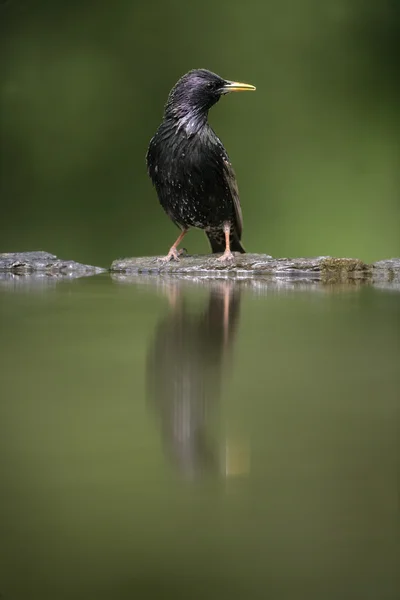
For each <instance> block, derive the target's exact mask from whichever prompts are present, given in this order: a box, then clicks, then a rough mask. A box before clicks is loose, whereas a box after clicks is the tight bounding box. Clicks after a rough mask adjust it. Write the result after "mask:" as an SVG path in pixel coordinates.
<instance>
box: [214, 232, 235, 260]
mask: <svg viewBox="0 0 400 600" xmlns="http://www.w3.org/2000/svg"><path fill="white" fill-rule="evenodd" d="M230 232H231V226H230V224H229V223H224V233H225V252H224V253H223V255H222V256H220V257H219V258H217V260H220V261H221V262H231V261H233V260H235V257H234V256H233V254H232V252H231V242H230Z"/></svg>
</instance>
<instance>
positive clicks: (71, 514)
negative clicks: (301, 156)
mask: <svg viewBox="0 0 400 600" xmlns="http://www.w3.org/2000/svg"><path fill="white" fill-rule="evenodd" d="M399 316H400V295H399V292H398V291H396V290H385V289H377V288H373V287H372V286H368V285H361V284H357V285H356V284H352V285H337V286H334V285H332V286H329V285H325V286H324V285H322V284H318V283H313V284H309V285H305V284H302V283H292V284H288V283H280V284H276V283H275V284H274V283H271V282H256V281H243V282H235V281H229V280H220V281H214V282H212V281H207V280H195V279H194V280H193V279H192V280H179V279H162V278H158V279H157V278H154V279H151V278H143V279H141V278H140V277H136V278H135V279H133V280H129V279H128V280H127V279H125V278H124V277H114V278H111V277H110V276H108V275H100V276H96V277H92V278H84V279H79V280H74V281H53V280H43V281H37V282H31V283H29V281H28V280H26V279H24V278H19V279H18V278H16V279H14V280H4V281H2V282H0V336H1V356H0V361H1V362H0V391H1V402H0V447H1V462H0V475H1V494H0V539H1V544H0V597H1V598H2V599H4V600H27V599H28V600H36V599H49V600H63V599H64V598H65V599H67V598H68V599H70V598H74V599H79V600H80V599H96V600H101V599H103V598H104V599H112V600H114V599H115V600H125V599H134V598H135V599H136V598H137V599H142V598H143V599H146V598H164V597H166V598H169V597H171V598H185V599H186V598H187V599H191V598H193V599H203V598H204V599H214V598H215V599H218V600H223V599H225V598H226V599H236V598H238V599H242V598H243V599H247V598H249V599H252V598H255V599H258V598H260V599H263V598H271V599H279V600H281V599H282V600H286V599H288V600H291V599H296V600H299V599H303V598H304V599H307V600H314V599H315V600H317V599H318V600H320V599H321V598H323V599H328V600H330V599H332V600H333V599H335V600H336V599H341V600H343V599H347V598H348V599H349V600H350V599H351V600H354V599H358V598H359V599H360V600H361V599H362V600H368V599H371V600H392V599H393V600H395V599H396V600H397V598H398V597H399V596H400V575H399V571H400V569H399V550H400V545H399V473H400V452H399V450H400V447H399V434H400V414H399V405H400V394H399V388H400V367H399V365H400V344H399V341H400V337H399Z"/></svg>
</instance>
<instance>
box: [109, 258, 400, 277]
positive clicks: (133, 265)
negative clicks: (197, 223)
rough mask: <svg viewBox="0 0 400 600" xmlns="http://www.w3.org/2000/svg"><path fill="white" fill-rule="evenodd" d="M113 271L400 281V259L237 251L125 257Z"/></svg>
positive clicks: (116, 262) (117, 261) (113, 266)
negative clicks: (225, 257)
mask: <svg viewBox="0 0 400 600" xmlns="http://www.w3.org/2000/svg"><path fill="white" fill-rule="evenodd" d="M110 270H111V272H112V273H125V274H129V275H135V274H142V275H143V274H160V275H161V274H168V275H196V276H197V277H199V276H203V277H213V278H215V277H227V276H231V277H236V278H248V277H257V276H262V277H263V278H265V277H269V278H274V279H277V278H284V279H288V278H304V279H317V280H324V281H346V280H349V279H373V280H375V279H376V280H379V281H382V282H385V281H387V282H392V281H396V282H400V259H390V260H381V261H378V262H376V263H373V264H366V263H364V262H363V261H361V260H359V259H357V258H332V257H330V256H317V257H314V258H272V256H269V255H268V254H238V255H236V256H235V260H234V261H233V262H231V263H221V262H220V261H219V260H218V259H217V257H214V256H210V255H206V256H204V255H201V256H200V255H194V256H183V257H181V258H180V260H179V262H177V261H171V262H169V263H163V262H162V261H161V260H160V257H144V258H124V259H119V260H115V261H114V262H113V263H112V265H111V269H110Z"/></svg>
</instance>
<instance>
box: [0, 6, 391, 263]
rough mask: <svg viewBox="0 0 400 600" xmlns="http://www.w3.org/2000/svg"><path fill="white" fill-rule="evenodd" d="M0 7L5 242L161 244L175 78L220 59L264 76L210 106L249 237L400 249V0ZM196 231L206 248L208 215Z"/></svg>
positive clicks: (340, 249)
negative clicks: (162, 132)
mask: <svg viewBox="0 0 400 600" xmlns="http://www.w3.org/2000/svg"><path fill="white" fill-rule="evenodd" d="M0 23H1V24H0V28H1V41H0V51H1V57H2V60H1V86H0V93H1V221H0V251H17V250H19V251H23V250H34V249H44V250H48V251H51V252H54V253H56V254H58V255H59V256H62V257H65V258H68V259H75V260H79V261H82V262H88V263H95V264H100V265H104V266H107V265H108V264H110V262H111V261H112V260H113V259H115V258H117V257H119V256H127V255H128V256H129V255H148V254H162V253H165V252H166V250H167V248H168V247H169V245H170V244H171V242H172V241H173V239H174V236H175V234H176V231H175V228H174V226H173V225H172V224H171V223H170V222H169V220H168V218H167V217H166V216H165V215H164V213H163V211H162V209H161V208H160V207H159V205H158V201H157V198H156V194H155V190H154V189H153V188H152V186H151V184H150V181H149V180H148V177H147V174H146V168H145V153H146V149H147V144H148V142H149V139H150V138H151V136H152V135H153V133H154V131H155V129H156V127H157V126H158V124H159V122H160V120H161V117H162V111H163V105H164V102H165V100H166V97H167V95H168V92H169V90H170V88H171V87H172V85H173V84H174V83H175V81H176V80H177V79H178V78H179V77H180V76H181V75H182V74H183V73H185V72H186V71H188V70H189V69H191V68H195V67H206V68H208V69H210V70H213V71H216V72H217V73H219V74H220V75H222V76H223V77H226V78H229V79H238V80H242V81H246V82H249V83H253V84H254V85H256V86H257V92H256V94H254V95H251V96H250V95H232V96H230V97H227V98H224V99H223V100H222V101H221V102H220V103H219V104H218V105H217V106H216V107H215V108H214V109H213V110H212V111H211V115H210V117H211V122H212V125H213V127H214V128H215V130H216V131H217V133H218V135H219V136H220V137H221V138H222V140H223V142H224V144H225V146H226V148H227V150H228V152H229V154H230V157H231V159H232V162H233V165H234V167H235V170H236V173H237V176H238V180H239V187H240V190H241V199H242V206H243V213H244V224H245V228H244V243H245V246H246V248H247V249H248V250H251V251H255V252H268V253H271V254H273V255H276V256H285V255H297V256H300V255H315V254H331V255H341V256H357V257H360V258H362V259H364V260H367V261H371V260H377V259H380V258H386V257H391V256H395V255H397V256H398V255H399V254H400V236H399V216H400V214H399V213H400V200H399V194H398V187H397V183H398V125H399V109H398V106H399V85H398V64H397V55H398V39H399V29H400V5H399V2H398V1H397V0H396V1H394V0H380V1H378V0H375V1H372V0H363V1H361V0H335V1H325V0H264V1H263V2H261V1H254V0H248V1H247V2H235V1H233V0H220V1H219V2H215V1H210V0H203V1H202V2H199V3H187V2H183V1H182V0H170V1H167V2H166V1H164V0H163V1H161V0H157V1H155V0H149V1H146V2H135V1H132V0H116V1H114V2H89V1H87V0H80V1H79V2H77V1H75V0H72V1H69V2H57V1H56V0H52V1H50V0H47V1H46V0H31V1H28V0H9V1H6V2H4V1H3V2H1V4H0ZM186 247H187V248H188V250H189V252H205V251H208V248H207V243H206V240H205V238H204V236H203V234H202V233H201V232H193V233H192V234H191V235H190V238H188V241H187V243H186Z"/></svg>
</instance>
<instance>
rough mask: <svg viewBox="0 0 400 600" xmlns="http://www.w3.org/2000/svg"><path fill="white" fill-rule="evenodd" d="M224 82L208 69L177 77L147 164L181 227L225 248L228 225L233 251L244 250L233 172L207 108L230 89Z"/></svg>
mask: <svg viewBox="0 0 400 600" xmlns="http://www.w3.org/2000/svg"><path fill="white" fill-rule="evenodd" d="M226 84H227V82H226V80H224V79H222V78H221V77H219V76H218V75H215V74H214V73H211V72H210V71H206V70H205V69H198V70H195V71H190V72H189V73H187V74H186V75H184V76H183V77H182V78H181V79H180V80H179V81H178V83H177V84H176V85H175V86H174V88H173V89H172V90H171V92H170V94H169V97H168V101H167V104H166V106H165V112H164V119H163V121H162V123H161V125H160V126H159V128H158V130H157V132H156V134H155V135H154V137H153V138H152V140H151V142H150V145H149V149H148V152H147V167H148V173H149V175H150V177H151V179H152V182H153V184H154V186H155V188H156V190H157V194H158V198H159V201H160V203H161V206H162V207H163V208H164V210H165V212H166V213H167V214H168V216H169V217H170V218H171V219H172V221H173V222H174V223H175V224H176V225H177V226H178V227H180V228H181V229H182V230H187V229H189V228H191V227H196V228H200V229H204V230H205V232H206V234H207V236H208V239H209V241H210V244H211V249H212V251H213V252H223V251H224V250H225V234H224V229H223V228H224V224H226V223H228V224H229V225H230V240H231V250H233V251H238V252H244V249H243V247H242V245H241V243H240V239H241V235H242V227H243V224H242V211H241V207H240V201H239V192H238V187H237V183H236V177H235V173H234V171H233V168H232V165H231V163H230V161H229V158H228V155H227V152H226V150H225V148H224V146H223V144H222V142H221V140H220V139H219V138H218V137H217V135H216V134H215V133H214V131H213V130H212V128H211V127H210V125H209V124H208V122H207V116H208V110H209V109H210V108H211V107H212V106H213V105H214V104H215V103H216V102H217V101H218V100H219V98H220V97H221V95H222V94H224V93H226V91H225V86H226Z"/></svg>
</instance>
